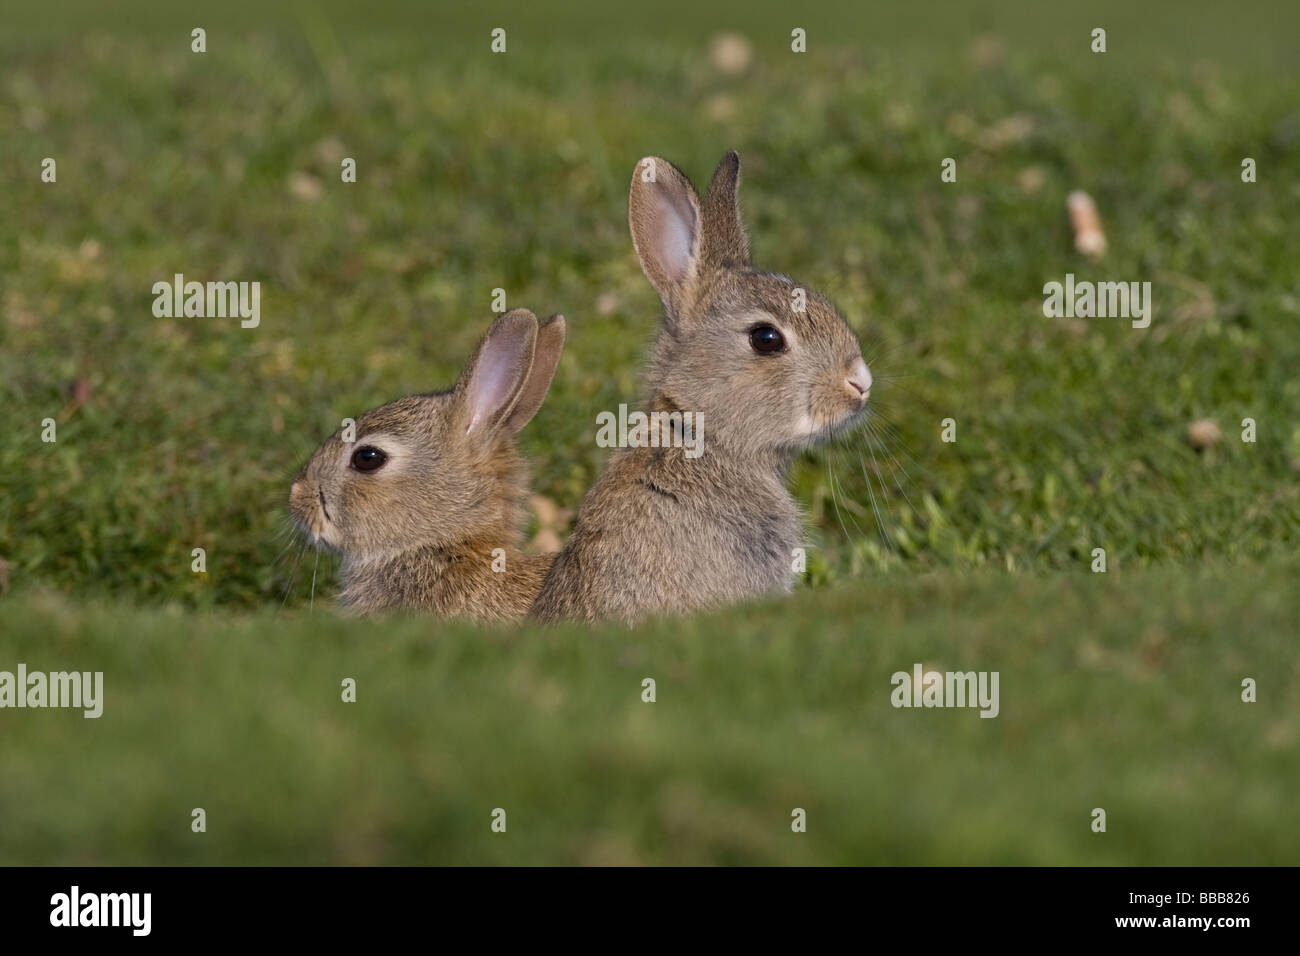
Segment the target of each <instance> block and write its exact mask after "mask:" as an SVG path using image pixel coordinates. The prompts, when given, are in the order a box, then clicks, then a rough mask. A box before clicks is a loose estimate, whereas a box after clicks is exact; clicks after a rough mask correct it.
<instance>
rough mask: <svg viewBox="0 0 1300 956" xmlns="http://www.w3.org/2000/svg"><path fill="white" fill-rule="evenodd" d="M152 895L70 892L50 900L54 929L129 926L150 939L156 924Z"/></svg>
mask: <svg viewBox="0 0 1300 956" xmlns="http://www.w3.org/2000/svg"><path fill="white" fill-rule="evenodd" d="M152 916H153V894H152V893H84V894H83V893H82V892H81V887H79V886H73V887H72V889H71V891H70V892H67V893H55V894H54V895H53V896H51V897H50V925H51V926H129V927H130V928H131V934H132V935H133V936H148V935H149V931H150V929H151V928H152V923H153V918H152Z"/></svg>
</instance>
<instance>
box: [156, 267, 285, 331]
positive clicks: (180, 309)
mask: <svg viewBox="0 0 1300 956" xmlns="http://www.w3.org/2000/svg"><path fill="white" fill-rule="evenodd" d="M153 294H154V300H153V314H154V316H155V317H157V318H159V319H173V318H175V319H179V318H182V317H184V318H200V319H202V318H212V319H227V318H234V317H235V316H238V317H239V319H240V323H239V324H240V326H241V327H242V328H245V329H255V328H257V326H258V323H260V322H261V321H262V283H260V282H209V283H206V284H204V283H202V282H186V281H185V276H184V274H183V273H180V272H178V273H176V275H174V276H173V277H172V281H171V282H168V281H166V280H165V279H164V280H161V281H159V282H155V283H154V284H153Z"/></svg>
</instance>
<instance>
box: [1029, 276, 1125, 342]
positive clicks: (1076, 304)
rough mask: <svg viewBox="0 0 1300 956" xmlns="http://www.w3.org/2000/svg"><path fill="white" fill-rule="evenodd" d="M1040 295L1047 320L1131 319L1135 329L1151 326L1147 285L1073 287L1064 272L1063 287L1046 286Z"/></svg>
mask: <svg viewBox="0 0 1300 956" xmlns="http://www.w3.org/2000/svg"><path fill="white" fill-rule="evenodd" d="M1043 295H1044V296H1045V298H1044V299H1043V315H1045V316H1047V317H1048V318H1049V319H1061V318H1067V319H1073V318H1080V319H1091V318H1098V319H1114V318H1119V319H1132V320H1133V328H1135V329H1145V328H1146V327H1147V326H1148V325H1150V324H1151V283H1150V282H1088V281H1087V280H1084V281H1083V282H1077V283H1076V282H1075V281H1074V273H1073V272H1067V273H1066V274H1065V284H1064V285H1062V284H1061V283H1059V282H1049V283H1047V285H1045V286H1043Z"/></svg>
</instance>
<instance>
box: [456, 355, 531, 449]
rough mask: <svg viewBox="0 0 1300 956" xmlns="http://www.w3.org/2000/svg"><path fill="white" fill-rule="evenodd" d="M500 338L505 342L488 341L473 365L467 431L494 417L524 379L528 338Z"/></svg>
mask: <svg viewBox="0 0 1300 956" xmlns="http://www.w3.org/2000/svg"><path fill="white" fill-rule="evenodd" d="M500 338H501V339H505V340H506V341H499V340H498V339H495V338H494V339H489V340H488V342H487V343H486V344H485V345H484V346H483V354H482V355H481V356H480V357H479V360H478V363H477V364H476V365H475V367H474V375H473V377H472V378H471V379H470V383H469V410H470V419H469V427H468V428H466V429H465V432H466V434H468V433H469V432H471V431H473V430H474V426H475V425H477V424H478V423H479V422H480V421H483V420H491V419H492V418H494V417H495V416H496V414H497V413H498V412H500V411H501V409H502V407H504V406H505V404H506V402H508V401H509V400H510V397H511V395H513V394H514V391H515V387H516V386H517V385H518V384H519V381H520V380H521V379H522V378H523V371H524V368H523V367H524V348H525V346H526V345H527V339H526V338H525V337H523V336H518V337H516V336H501V337H500Z"/></svg>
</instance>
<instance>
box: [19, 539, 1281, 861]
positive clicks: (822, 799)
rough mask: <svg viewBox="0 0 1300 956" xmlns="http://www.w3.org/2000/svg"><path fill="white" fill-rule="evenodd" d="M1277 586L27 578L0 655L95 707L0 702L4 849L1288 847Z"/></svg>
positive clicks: (1218, 855) (575, 851) (52, 857)
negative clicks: (442, 615)
mask: <svg viewBox="0 0 1300 956" xmlns="http://www.w3.org/2000/svg"><path fill="white" fill-rule="evenodd" d="M1297 570H1298V569H1297V567H1296V564H1295V562H1294V561H1291V562H1287V563H1284V564H1280V565H1278V566H1274V567H1270V568H1264V569H1252V568H1245V567H1234V568H1221V567H1212V568H1205V569H1202V570H1197V571H1192V572H1185V571H1181V570H1175V569H1151V570H1145V571H1140V572H1135V573H1133V574H1132V575H1126V576H1116V575H1104V576H1103V575H1091V574H1063V575H1054V576H1051V577H1048V578H1037V577H1034V576H1021V577H1018V578H1014V579H1008V578H1006V577H1005V576H1002V575H997V574H994V573H991V572H977V573H976V574H974V575H971V576H968V577H967V578H965V579H962V580H958V579H956V578H955V577H954V576H953V575H951V574H939V575H921V576H917V577H915V578H912V579H910V580H907V581H894V582H883V581H882V582H866V583H863V584H862V585H859V586H857V587H854V588H851V589H850V588H841V589H836V590H835V591H832V592H830V593H828V594H826V595H818V594H812V593H807V592H805V593H803V594H801V595H798V596H796V598H794V599H793V601H792V602H791V603H790V604H789V605H775V606H774V605H759V606H755V607H750V608H743V609H739V610H735V611H732V612H728V613H726V614H723V615H713V616H703V617H700V618H696V619H692V620H689V621H683V622H661V623H658V624H654V625H650V626H648V627H645V628H643V629H640V630H638V631H634V632H627V631H623V630H620V629H617V628H606V629H600V630H598V631H596V632H594V633H593V632H591V631H587V630H584V629H580V628H560V629H557V630H555V631H552V632H549V633H547V634H545V635H544V636H542V637H540V638H539V637H538V636H537V635H534V634H529V633H527V632H519V631H486V632H485V631H482V630H478V629H475V628H472V627H468V626H464V625H455V624H442V623H431V622H429V621H427V620H422V619H412V618H405V619H404V618H387V619H377V620H375V621H372V622H370V623H368V624H365V625H360V626H359V625H357V624H356V623H355V622H346V621H341V620H339V619H337V618H335V617H333V616H326V615H321V614H319V613H318V614H317V615H316V616H315V617H314V618H313V617H308V616H307V615H306V614H305V612H294V613H292V614H288V615H286V616H281V617H273V616H272V615H271V614H270V613H257V614H253V615H246V614H231V613H229V612H225V611H220V612H214V613H212V614H201V615H192V614H182V613H180V612H172V613H168V612H165V611H160V610H141V611H136V612H130V613H124V612H123V611H122V610H121V608H120V607H119V606H117V605H108V606H104V605H98V604H97V605H93V606H91V607H89V608H86V607H81V606H77V605H73V604H71V603H69V602H67V601H66V599H63V598H59V597H57V596H54V595H50V594H46V595H31V596H28V597H27V598H24V599H23V600H21V601H20V602H19V603H18V604H17V606H16V607H15V606H13V605H12V603H11V606H10V612H11V613H10V620H11V622H13V626H12V627H11V629H10V632H9V634H8V636H7V639H6V642H5V644H6V652H7V654H12V655H13V656H14V660H15V661H25V662H26V663H27V665H28V667H29V668H30V669H32V670H36V669H46V670H52V669H56V667H64V666H75V667H77V668H79V669H83V670H101V671H103V673H104V701H105V702H104V713H103V716H102V717H100V718H99V719H97V720H87V719H85V718H83V717H82V716H81V715H80V713H79V712H74V711H50V710H46V711H4V712H0V721H3V722H4V723H6V724H8V725H9V729H10V730H11V731H12V730H15V729H17V726H21V738H20V741H21V743H20V744H19V741H17V740H15V735H14V734H13V733H12V732H8V733H6V734H5V735H4V737H3V742H0V752H2V753H3V756H4V766H5V772H4V773H3V774H0V819H3V820H4V825H3V826H0V861H3V862H5V863H39V862H45V863H51V862H58V863H68V864H105V863H108V864H139V863H185V864H199V863H206V864H213V863H216V864H225V863H281V864H283V863H295V864H311V863H364V864H369V863H401V864H424V863H516V864H540V863H606V864H609V863H613V864H626V863H661V864H670V863H671V864H676V863H790V864H814V863H816V864H820V863H838V864H862V863H872V864H877V863H878V864H887V863H893V864H936V863H937V864H976V863H993V864H1004V863H1006V864H1011V863H1021V864H1050V865H1062V864H1112V865H1113V864H1138V865H1149V864H1191V865H1201V864H1260V863H1264V864H1269V863H1294V862H1295V860H1296V858H1297V853H1300V831H1298V830H1297V828H1296V827H1295V825H1294V819H1295V816H1294V813H1293V802H1294V794H1295V792H1296V788H1297V786H1300V765H1297V763H1296V761H1295V760H1294V759H1292V756H1293V754H1294V752H1295V747H1296V745H1297V741H1298V740H1300V668H1298V667H1297V663H1296V656H1295V651H1294V640H1293V638H1294V634H1293V631H1294V622H1295V620H1296V618H1297V613H1298V612H1300V594H1298V593H1297V592H1296V589H1295V587H1294V581H1295V574H1296V572H1297ZM1243 621H1249V622H1250V626H1248V627H1246V626H1243V624H1242V622H1243ZM1083 622H1087V624H1086V627H1085V626H1082V625H1083ZM1009 637H1010V638H1013V639H1008V638H1009ZM917 662H923V663H926V664H928V665H932V666H933V667H935V668H937V669H939V670H965V669H976V670H995V671H998V672H999V673H1000V698H1001V700H1000V703H1001V712H1000V714H999V716H998V717H997V718H996V719H992V720H988V719H981V718H980V717H979V716H978V712H977V711H975V710H902V709H894V708H893V707H891V705H890V702H889V698H890V691H891V686H890V680H889V678H890V674H891V673H893V672H894V671H897V670H904V671H910V670H911V667H912V664H913V663H917ZM1248 676H1249V677H1253V678H1255V679H1256V680H1257V681H1258V684H1259V702H1258V703H1255V704H1247V703H1242V702H1241V699H1240V694H1241V688H1240V684H1241V680H1242V678H1244V677H1248ZM346 677H351V678H353V679H355V681H356V691H357V693H356V703H343V702H341V699H340V687H341V683H342V681H343V679H344V678H346ZM646 677H651V678H654V680H655V681H656V698H657V700H656V702H655V703H653V704H650V703H643V702H642V701H641V687H642V684H641V682H642V680H643V679H644V678H646ZM15 722H17V723H15ZM195 807H202V808H203V809H204V810H205V811H206V814H207V832H206V833H205V834H194V833H192V832H191V830H190V819H191V817H190V814H191V811H192V810H193V809H194V808H195ZM498 807H500V808H502V809H504V810H505V811H506V814H507V832H506V833H505V834H504V835H501V834H494V833H492V832H491V830H490V827H489V824H490V822H491V814H492V812H493V810H495V809H496V808H498ZM796 807H801V808H803V809H804V810H806V811H807V816H808V827H807V832H806V833H805V834H801V835H795V834H793V833H792V832H791V831H790V820H791V812H792V811H793V810H794V808H796ZM1095 807H1102V808H1104V809H1105V810H1106V812H1107V831H1106V833H1104V834H1096V833H1093V832H1092V831H1091V829H1090V823H1091V819H1092V817H1091V814H1092V810H1093V808H1095Z"/></svg>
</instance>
